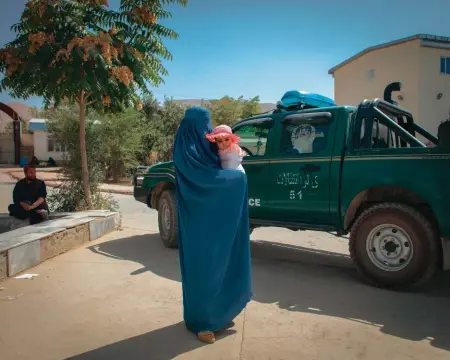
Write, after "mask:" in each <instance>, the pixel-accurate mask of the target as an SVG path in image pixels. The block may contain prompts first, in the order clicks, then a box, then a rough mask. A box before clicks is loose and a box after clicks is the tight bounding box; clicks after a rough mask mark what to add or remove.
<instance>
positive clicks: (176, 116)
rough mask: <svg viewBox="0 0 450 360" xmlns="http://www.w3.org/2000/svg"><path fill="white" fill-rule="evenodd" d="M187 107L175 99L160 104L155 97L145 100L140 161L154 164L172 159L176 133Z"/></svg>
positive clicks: (165, 100) (167, 99) (168, 99)
mask: <svg viewBox="0 0 450 360" xmlns="http://www.w3.org/2000/svg"><path fill="white" fill-rule="evenodd" d="M185 110H186V107H185V106H183V105H181V104H178V103H176V102H175V101H174V100H173V99H170V98H166V99H164V102H163V104H159V102H157V101H156V100H155V99H154V98H153V97H149V98H148V99H146V100H145V101H144V113H145V122H144V124H143V127H142V146H141V149H142V151H141V152H140V161H141V162H142V163H143V164H152V163H154V162H157V161H169V160H172V153H173V145H174V141H175V135H176V132H177V129H178V125H179V124H180V121H181V120H182V119H183V116H184V112H185Z"/></svg>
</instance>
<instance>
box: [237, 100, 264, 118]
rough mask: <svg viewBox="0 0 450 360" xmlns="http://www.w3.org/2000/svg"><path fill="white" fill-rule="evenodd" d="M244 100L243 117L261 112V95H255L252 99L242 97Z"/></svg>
mask: <svg viewBox="0 0 450 360" xmlns="http://www.w3.org/2000/svg"><path fill="white" fill-rule="evenodd" d="M240 99H241V101H242V118H244V119H245V118H247V117H250V116H254V115H257V114H259V113H261V106H260V105H259V96H255V97H253V98H251V99H244V98H243V97H242V96H241V97H240Z"/></svg>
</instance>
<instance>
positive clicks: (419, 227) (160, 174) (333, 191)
mask: <svg viewBox="0 0 450 360" xmlns="http://www.w3.org/2000/svg"><path fill="white" fill-rule="evenodd" d="M233 132H235V133H236V134H238V135H239V136H240V137H241V143H240V146H241V147H242V148H243V149H244V150H245V151H246V152H247V153H248V156H246V157H245V158H244V161H243V165H244V168H245V171H246V173H247V177H248V187H249V191H248V194H249V195H248V196H249V199H248V205H249V213H250V226H251V228H252V229H253V228H255V227H261V226H277V227H285V228H289V229H292V230H316V231H326V232H336V233H337V234H339V235H344V234H347V233H350V237H349V239H350V241H349V248H350V254H351V257H352V259H353V261H354V263H355V266H356V268H357V269H358V271H359V273H360V274H361V275H362V276H363V278H364V279H365V280H366V281H367V282H369V283H370V284H372V285H375V286H379V287H386V288H391V289H402V288H412V287H418V286H419V285H422V284H424V283H425V282H427V281H428V280H429V279H430V278H432V277H433V275H434V274H435V273H436V272H437V271H438V270H447V269H449V268H450V262H449V260H450V258H449V252H450V219H449V214H450V188H449V186H450V148H448V147H444V146H440V144H439V139H438V138H436V137H435V136H433V135H431V134H430V133H428V132H427V131H426V130H425V129H423V128H422V127H420V126H419V125H418V124H416V123H415V122H414V120H413V117H412V115H411V114H410V113H409V112H408V111H406V110H404V109H402V108H400V107H397V106H395V105H393V104H391V103H389V102H387V101H384V100H380V99H375V100H364V101H363V102H362V103H361V104H360V105H359V106H357V107H350V106H334V107H326V108H314V109H306V110H295V111H275V112H274V113H272V114H270V115H259V116H256V117H252V118H247V119H244V120H241V121H239V122H238V123H237V124H235V125H234V127H233ZM421 139H422V140H421ZM425 141H427V142H428V143H429V144H432V145H433V146H426V145H425V144H424V142H425ZM175 186H176V181H175V169H174V165H173V162H167V163H160V164H157V165H154V166H151V167H144V168H143V169H141V171H140V172H138V173H137V174H136V175H135V176H134V196H135V199H136V200H138V201H141V202H144V203H146V204H147V205H148V206H149V207H150V208H152V209H156V210H157V211H158V219H159V229H160V235H161V240H162V241H163V243H164V244H165V246H167V247H170V248H176V247H177V210H176V207H177V203H176V196H175ZM446 214H447V215H446Z"/></svg>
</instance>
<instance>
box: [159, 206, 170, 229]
mask: <svg viewBox="0 0 450 360" xmlns="http://www.w3.org/2000/svg"><path fill="white" fill-rule="evenodd" d="M161 217H162V218H161V220H162V221H161V225H162V230H163V232H164V234H165V235H167V234H169V232H170V207H169V204H168V203H167V202H166V201H164V202H163V203H162V206H161Z"/></svg>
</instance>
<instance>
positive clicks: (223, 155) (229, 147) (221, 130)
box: [206, 125, 247, 174]
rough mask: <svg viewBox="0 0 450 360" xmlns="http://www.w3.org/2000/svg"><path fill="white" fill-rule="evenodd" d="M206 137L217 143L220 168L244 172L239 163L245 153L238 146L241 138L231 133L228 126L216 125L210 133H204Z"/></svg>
mask: <svg viewBox="0 0 450 360" xmlns="http://www.w3.org/2000/svg"><path fill="white" fill-rule="evenodd" d="M206 138H207V139H208V140H209V141H211V142H213V143H216V144H217V147H218V148H219V157H220V162H221V164H222V169H224V170H239V171H242V172H243V173H244V174H245V170H244V168H243V167H242V164H241V163H242V159H243V157H244V156H245V155H247V153H246V152H245V151H244V150H242V149H241V148H240V147H239V145H238V143H239V141H241V139H240V138H239V136H237V135H235V134H233V132H232V131H231V128H230V127H229V126H227V125H219V126H217V127H216V128H215V129H214V131H213V132H212V133H210V134H206Z"/></svg>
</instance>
